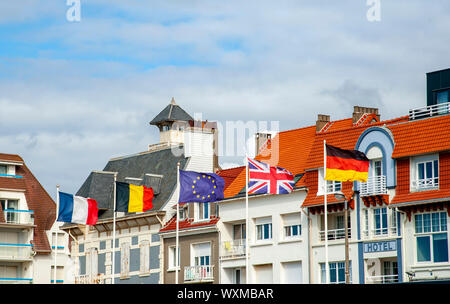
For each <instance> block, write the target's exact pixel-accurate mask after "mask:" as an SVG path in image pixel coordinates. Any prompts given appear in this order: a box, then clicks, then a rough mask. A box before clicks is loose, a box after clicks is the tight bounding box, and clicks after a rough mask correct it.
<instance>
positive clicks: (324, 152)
mask: <svg viewBox="0 0 450 304" xmlns="http://www.w3.org/2000/svg"><path fill="white" fill-rule="evenodd" d="M326 143H327V141H326V140H324V141H323V181H324V188H325V191H324V209H325V276H326V279H325V282H326V283H327V284H328V283H329V279H330V278H329V271H330V270H329V267H328V210H327V209H328V208H327V181H326V180H325V176H326V174H327V147H326Z"/></svg>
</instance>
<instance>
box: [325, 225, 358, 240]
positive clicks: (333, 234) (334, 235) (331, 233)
mask: <svg viewBox="0 0 450 304" xmlns="http://www.w3.org/2000/svg"><path fill="white" fill-rule="evenodd" d="M347 230H348V238H351V236H352V233H351V229H350V228H348V229H347ZM340 239H345V228H343V229H333V230H328V240H329V241H332V240H340ZM320 240H321V241H325V231H324V230H323V231H320Z"/></svg>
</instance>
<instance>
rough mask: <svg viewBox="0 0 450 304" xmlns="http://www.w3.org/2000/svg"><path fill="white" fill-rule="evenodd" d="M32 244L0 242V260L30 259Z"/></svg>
mask: <svg viewBox="0 0 450 304" xmlns="http://www.w3.org/2000/svg"><path fill="white" fill-rule="evenodd" d="M32 253H33V247H32V245H28V244H7V243H0V259H2V260H5V259H6V260H27V259H31V257H32Z"/></svg>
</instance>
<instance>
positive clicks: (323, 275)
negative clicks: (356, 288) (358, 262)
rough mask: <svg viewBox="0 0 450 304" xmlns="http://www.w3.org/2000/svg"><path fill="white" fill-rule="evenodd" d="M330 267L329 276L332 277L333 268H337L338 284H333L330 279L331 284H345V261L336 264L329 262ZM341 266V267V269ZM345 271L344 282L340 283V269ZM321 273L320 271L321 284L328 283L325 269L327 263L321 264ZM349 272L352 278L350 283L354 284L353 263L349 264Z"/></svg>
mask: <svg viewBox="0 0 450 304" xmlns="http://www.w3.org/2000/svg"><path fill="white" fill-rule="evenodd" d="M328 265H329V266H328V267H329V269H328V270H329V275H330V276H331V266H332V265H333V266H336V282H331V278H330V282H329V283H330V284H345V261H336V262H328ZM339 266H341V267H339ZM342 267H343V269H344V281H339V269H342ZM319 271H320V283H321V284H325V283H326V269H325V263H320V264H319ZM348 271H349V276H350V283H352V261H349V263H348Z"/></svg>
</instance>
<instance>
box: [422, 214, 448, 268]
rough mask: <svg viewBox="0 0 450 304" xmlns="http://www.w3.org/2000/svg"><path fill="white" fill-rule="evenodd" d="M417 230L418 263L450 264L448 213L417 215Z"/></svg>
mask: <svg viewBox="0 0 450 304" xmlns="http://www.w3.org/2000/svg"><path fill="white" fill-rule="evenodd" d="M415 228H416V244H417V262H434V263H439V262H448V240H447V214H446V212H433V213H423V214H417V215H416V216H415Z"/></svg>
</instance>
